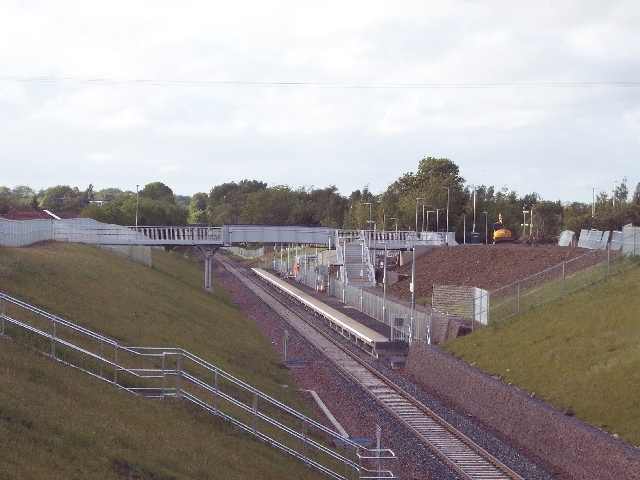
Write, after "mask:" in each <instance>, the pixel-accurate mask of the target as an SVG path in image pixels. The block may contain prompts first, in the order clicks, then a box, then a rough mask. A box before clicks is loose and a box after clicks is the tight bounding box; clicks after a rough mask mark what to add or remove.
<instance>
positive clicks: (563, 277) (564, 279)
mask: <svg viewBox="0 0 640 480" xmlns="http://www.w3.org/2000/svg"><path fill="white" fill-rule="evenodd" d="M566 278H567V277H566V275H565V271H564V260H563V261H562V296H563V297H564V296H565V295H566V293H565V288H566V287H565V281H566Z"/></svg>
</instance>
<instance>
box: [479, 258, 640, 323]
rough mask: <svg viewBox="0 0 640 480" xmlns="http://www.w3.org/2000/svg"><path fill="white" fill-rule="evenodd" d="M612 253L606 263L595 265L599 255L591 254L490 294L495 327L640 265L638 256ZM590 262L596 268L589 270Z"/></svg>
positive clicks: (491, 319) (491, 314)
mask: <svg viewBox="0 0 640 480" xmlns="http://www.w3.org/2000/svg"><path fill="white" fill-rule="evenodd" d="M608 252H609V255H608V256H607V259H606V260H605V261H603V262H598V263H595V262H594V261H593V259H595V258H597V257H596V256H595V252H589V253H587V254H585V255H582V256H580V257H577V258H574V259H572V260H569V261H566V262H563V263H561V264H559V265H555V266H553V267H550V268H548V269H546V270H543V271H542V272H539V273H537V274H535V275H532V276H530V277H527V278H524V279H521V280H517V281H516V282H513V283H511V284H509V285H506V286H504V287H501V288H498V289H496V290H493V291H492V292H489V318H490V321H491V323H495V322H500V321H502V320H506V319H508V318H511V317H513V316H514V315H518V314H520V313H523V312H526V311H527V310H531V309H532V308H534V307H537V306H540V305H543V304H545V303H547V302H551V301H553V300H557V299H558V298H561V297H563V296H565V295H568V294H570V293H573V292H576V291H578V290H581V289H583V288H585V287H587V286H589V285H592V284H594V283H596V282H599V281H601V280H603V279H605V278H607V277H609V276H611V275H616V274H618V273H621V272H624V271H626V270H628V269H630V268H633V267H635V266H637V265H638V264H640V258H639V257H638V256H634V255H616V256H612V255H611V253H610V250H608ZM589 261H591V263H593V264H592V265H591V266H585V263H586V262H589Z"/></svg>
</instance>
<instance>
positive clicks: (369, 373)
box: [216, 255, 522, 480]
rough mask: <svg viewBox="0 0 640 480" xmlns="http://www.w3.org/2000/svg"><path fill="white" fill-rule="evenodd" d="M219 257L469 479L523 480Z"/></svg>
mask: <svg viewBox="0 0 640 480" xmlns="http://www.w3.org/2000/svg"><path fill="white" fill-rule="evenodd" d="M216 258H217V259H218V261H219V262H220V263H221V264H222V265H224V266H225V268H227V270H229V271H230V272H231V273H232V274H233V275H234V276H235V277H236V278H237V279H238V280H239V281H240V282H241V283H243V284H244V285H245V286H246V287H247V288H248V289H249V290H250V291H251V292H252V293H254V294H255V295H256V296H257V297H258V298H260V300H262V301H263V302H265V303H267V304H268V305H269V306H270V307H271V308H272V309H273V310H274V311H275V312H276V313H277V314H278V315H279V316H280V317H281V318H283V320H284V321H286V322H287V323H288V324H289V325H291V327H292V328H294V329H295V330H296V331H297V332H298V333H299V334H300V335H302V336H303V337H304V338H305V339H306V340H307V341H308V342H310V343H311V344H312V345H313V346H314V347H315V348H316V349H318V350H319V351H320V352H321V353H322V354H323V355H325V356H326V357H327V358H329V359H330V360H331V361H332V362H333V363H334V364H335V365H336V366H337V367H338V368H339V369H340V370H341V371H342V372H344V373H345V375H347V376H348V377H349V378H351V379H352V380H353V381H354V382H355V383H356V384H358V385H359V386H360V387H361V388H362V389H364V390H365V391H366V392H367V393H368V394H369V395H370V396H371V397H373V398H374V399H375V400H376V401H377V402H378V403H379V404H380V405H382V406H383V407H384V408H385V409H386V410H387V411H389V412H390V413H391V414H392V415H393V416H394V417H396V418H397V419H398V420H399V421H400V422H402V423H403V424H404V425H405V426H406V427H407V428H408V429H409V430H411V431H412V432H413V433H414V434H415V435H416V436H417V437H418V438H419V439H420V440H421V441H422V442H424V443H425V444H427V445H428V446H429V447H430V448H431V449H432V450H433V451H434V452H435V453H436V454H437V455H439V456H440V457H441V458H442V459H443V460H444V461H445V462H446V463H448V464H449V465H450V466H451V467H452V468H453V469H454V470H455V471H456V472H458V474H460V475H461V476H462V478H465V479H472V480H485V479H486V480H489V479H491V480H494V479H495V480H497V479H520V480H521V479H522V477H521V476H519V475H518V474H517V473H515V472H514V471H512V470H511V469H510V468H509V467H508V466H506V465H505V464H503V463H502V462H500V461H499V460H498V459H496V458H495V457H493V456H492V455H491V454H489V453H488V452H487V451H485V450H484V449H482V448H481V447H480V446H479V445H477V444H475V443H474V442H473V441H472V440H471V439H469V438H468V437H466V436H465V435H464V434H462V433H461V432H459V431H458V430H456V429H455V428H454V427H453V426H451V425H450V424H449V423H447V422H446V421H445V420H444V419H442V418H441V417H439V416H438V415H436V414H435V413H434V412H432V411H431V410H429V409H428V408H427V407H425V406H424V405H422V404H421V403H420V402H418V401H417V400H416V399H414V398H413V397H411V396H410V395H409V394H407V393H406V392H404V391H403V390H402V389H401V388H400V387H398V386H396V385H395V384H394V383H393V382H391V381H390V380H388V379H387V378H385V377H384V376H383V375H382V374H380V373H379V372H378V371H376V370H374V369H372V368H371V367H369V365H367V364H366V363H365V362H363V361H362V360H361V359H359V358H358V357H357V356H356V355H354V354H352V353H351V352H349V351H348V350H347V349H346V348H344V347H343V346H342V345H340V344H339V343H338V342H337V341H335V340H334V339H333V338H332V337H331V336H329V335H327V334H326V333H325V332H323V331H322V330H321V329H319V328H318V327H316V326H315V325H313V324H312V323H310V322H309V321H307V320H306V319H305V318H304V316H303V315H302V314H300V313H298V312H297V310H296V309H295V308H292V307H291V306H290V305H288V302H287V301H286V300H282V299H281V298H280V297H279V296H278V295H276V294H274V293H273V291H272V290H271V288H270V287H267V286H266V284H263V282H259V281H256V280H255V279H254V278H252V277H250V276H249V275H247V274H246V273H245V272H244V271H243V270H241V269H238V268H237V267H236V266H235V265H234V264H233V263H232V262H230V261H229V260H228V259H226V258H224V256H222V255H216Z"/></svg>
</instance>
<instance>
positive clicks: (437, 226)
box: [436, 208, 444, 232]
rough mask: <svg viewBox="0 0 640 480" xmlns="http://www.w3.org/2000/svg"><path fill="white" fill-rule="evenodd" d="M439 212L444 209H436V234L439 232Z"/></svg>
mask: <svg viewBox="0 0 640 480" xmlns="http://www.w3.org/2000/svg"><path fill="white" fill-rule="evenodd" d="M440 210H444V208H436V232H439V231H440Z"/></svg>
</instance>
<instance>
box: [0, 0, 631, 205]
mask: <svg viewBox="0 0 640 480" xmlns="http://www.w3.org/2000/svg"><path fill="white" fill-rule="evenodd" d="M310 5H311V6H310ZM287 84H288V85H287ZM425 156H433V157H439V158H440V157H446V158H449V159H451V160H452V161H453V162H455V163H456V164H457V165H458V166H459V167H460V171H461V175H462V176H463V177H464V178H465V179H466V181H467V183H468V184H470V185H474V184H476V185H487V186H489V185H493V186H495V187H496V188H497V189H500V188H502V187H504V186H506V187H507V188H508V189H510V190H515V191H516V192H517V193H518V194H520V195H524V194H526V193H530V192H538V193H539V194H540V195H541V196H542V197H543V198H544V199H547V200H562V201H569V200H571V201H573V200H576V201H584V202H589V201H590V200H591V195H592V190H591V188H593V187H596V188H597V190H598V191H600V190H603V191H606V192H607V193H608V194H609V195H611V192H612V190H613V186H614V182H615V181H617V182H618V184H619V182H620V181H621V180H622V179H623V177H625V176H626V177H627V178H628V186H629V189H630V190H631V192H633V190H634V189H635V186H636V184H637V183H638V182H640V168H639V165H640V161H639V160H640V2H638V1H637V0H632V1H606V2H604V1H600V0H598V1H584V0H582V1H562V2H559V1H537V2H519V1H447V2H443V1H419V2H409V1H402V2H398V1H388V2H377V1H371V0H369V1H366V2H348V1H344V0H343V1H340V2H330V1H324V2H313V4H312V2H300V1H297V2H272V1H267V2H265V1H261V2H242V1H234V2H212V1H203V2H193V1H180V2H177V1H174V2H165V1H158V0H154V1H149V2H144V1H131V0H129V1H126V2H120V1H109V2H101V3H99V2H82V1H78V2H68V1H63V0H58V1H55V2H50V1H45V2H30V1H26V2H25V1H24V0H22V1H19V2H18V1H15V2H14V1H6V0H4V1H2V2H1V3H0V161H1V163H2V169H1V172H2V174H1V176H0V185H4V186H8V187H15V186H16V185H28V186H31V187H32V188H35V189H39V188H46V187H49V186H54V185H58V184H62V185H71V186H77V187H79V188H80V189H85V188H86V187H87V186H88V185H89V184H90V183H92V184H93V185H94V188H95V189H101V188H106V187H117V188H121V189H123V190H135V188H136V184H140V185H141V187H142V186H143V185H145V184H147V183H150V182H153V181H161V182H163V183H165V184H167V185H168V186H170V187H171V188H172V189H173V191H174V193H177V194H181V195H192V194H194V193H196V192H200V191H203V192H208V191H209V190H210V189H211V188H212V187H213V186H215V185H219V184H221V183H224V182H230V181H239V180H242V179H245V178H247V179H256V180H261V181H265V182H267V183H268V184H269V185H283V184H286V185H289V186H290V187H292V188H298V187H300V186H307V187H311V186H314V187H316V188H324V187H327V186H329V185H336V186H337V187H338V189H339V190H340V192H341V193H343V194H344V195H349V194H350V193H351V191H353V190H355V189H362V188H363V187H364V186H365V185H367V184H368V185H369V188H370V190H371V191H372V192H374V193H380V192H382V191H384V190H385V189H386V187H387V186H388V185H389V184H390V183H391V182H393V181H394V180H396V179H397V178H398V177H399V176H401V175H402V174H403V173H406V172H415V171H416V169H417V166H418V162H419V161H420V159H421V158H423V157H425Z"/></svg>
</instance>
